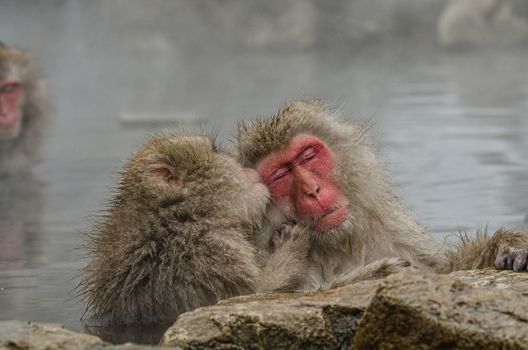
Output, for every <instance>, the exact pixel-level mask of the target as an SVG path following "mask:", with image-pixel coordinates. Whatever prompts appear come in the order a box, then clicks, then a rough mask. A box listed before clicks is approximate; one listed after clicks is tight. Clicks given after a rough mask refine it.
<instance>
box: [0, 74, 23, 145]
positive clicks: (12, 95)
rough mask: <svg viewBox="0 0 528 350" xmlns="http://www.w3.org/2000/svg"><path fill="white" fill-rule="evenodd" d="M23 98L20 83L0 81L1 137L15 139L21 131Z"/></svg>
mask: <svg viewBox="0 0 528 350" xmlns="http://www.w3.org/2000/svg"><path fill="white" fill-rule="evenodd" d="M23 100H24V93H23V89H22V86H21V85H20V83H18V82H16V81H3V82H0V139H13V138H16V137H17V136H18V134H19V133H20V127H21V126H22V104H23Z"/></svg>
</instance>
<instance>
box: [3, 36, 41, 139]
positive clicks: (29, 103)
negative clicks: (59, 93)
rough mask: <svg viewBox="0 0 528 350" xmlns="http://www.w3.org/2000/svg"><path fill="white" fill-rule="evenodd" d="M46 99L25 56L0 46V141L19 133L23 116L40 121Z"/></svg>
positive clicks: (32, 67)
mask: <svg viewBox="0 0 528 350" xmlns="http://www.w3.org/2000/svg"><path fill="white" fill-rule="evenodd" d="M45 108H46V99H45V97H44V91H43V87H42V81H41V78H40V75H39V73H38V72H37V70H36V69H35V67H34V66H33V64H32V63H31V60H30V58H29V56H28V55H27V54H26V53H24V52H22V51H20V50H17V49H14V48H9V47H8V46H6V45H5V44H1V45H0V140H11V139H16V138H18V137H19V136H20V135H21V134H22V130H23V128H24V124H25V123H26V120H25V119H26V117H27V116H29V117H31V118H33V117H35V118H40V117H41V116H40V114H42V113H43V110H44V109H45Z"/></svg>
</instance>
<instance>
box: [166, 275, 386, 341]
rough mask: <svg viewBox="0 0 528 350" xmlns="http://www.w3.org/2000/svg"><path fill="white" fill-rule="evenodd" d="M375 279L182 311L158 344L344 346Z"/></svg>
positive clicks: (242, 299) (251, 297)
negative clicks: (186, 311)
mask: <svg viewBox="0 0 528 350" xmlns="http://www.w3.org/2000/svg"><path fill="white" fill-rule="evenodd" d="M378 284H379V282H376V281H365V282H361V283H358V284H355V285H351V286H346V287H343V288H339V289H335V290H331V291H326V292H320V293H291V294H260V295H250V296H243V297H237V298H232V299H228V300H223V301H221V302H219V303H218V304H217V305H214V306H209V307H204V308H200V309H197V310H194V311H192V312H188V313H185V314H182V315H181V316H180V317H179V318H178V320H177V321H176V323H175V324H174V326H172V327H171V328H169V330H168V331H167V332H166V333H165V335H164V338H163V339H162V345H167V346H175V345H178V346H182V347H191V348H213V349H245V348H251V349H335V348H346V347H348V346H349V345H350V343H351V340H352V338H353V337H354V335H355V333H356V330H357V327H358V324H359V322H360V320H361V318H362V316H363V312H364V310H365V309H366V307H367V306H368V304H369V302H370V299H371V298H372V296H373V295H374V292H375V290H376V288H377V285H378Z"/></svg>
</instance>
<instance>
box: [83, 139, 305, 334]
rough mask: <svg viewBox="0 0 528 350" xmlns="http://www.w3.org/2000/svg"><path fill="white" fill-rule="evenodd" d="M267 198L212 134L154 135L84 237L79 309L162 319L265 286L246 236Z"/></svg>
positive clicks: (145, 320) (105, 316)
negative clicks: (85, 260) (84, 304)
mask: <svg viewBox="0 0 528 350" xmlns="http://www.w3.org/2000/svg"><path fill="white" fill-rule="evenodd" d="M268 203H269V192H268V190H267V189H266V187H265V186H264V185H263V184H262V182H261V181H260V179H259V178H258V174H256V172H255V171H254V170H252V169H242V167H241V166H240V165H239V164H238V163H237V161H236V160H235V159H234V158H232V157H231V156H228V155H227V154H224V153H221V152H219V151H218V150H217V149H216V147H215V145H214V143H213V141H212V140H211V138H209V137H206V136H189V135H169V136H165V137H158V138H154V139H152V140H151V141H150V142H148V143H147V144H146V145H145V146H144V147H143V148H142V149H141V150H139V151H138V152H137V153H136V154H135V155H134V156H133V158H132V160H131V162H130V163H129V164H128V165H127V166H126V167H125V169H124V171H123V174H122V179H121V182H120V186H119V188H118V190H117V195H116V196H115V198H114V199H113V200H112V202H111V204H110V209H109V210H108V212H107V214H106V216H105V217H104V219H103V221H102V222H101V223H100V224H99V225H97V226H96V227H95V228H94V230H93V231H92V232H91V234H90V235H89V237H88V238H89V239H88V247H87V248H88V252H89V257H90V261H89V263H88V265H87V266H86V267H85V268H84V270H83V271H82V273H83V280H82V281H81V283H80V285H79V287H78V288H79V293H80V294H81V295H83V296H84V297H85V298H86V301H87V307H86V313H85V317H84V319H85V320H89V321H90V323H95V324H99V325H102V326H104V325H116V324H123V325H127V324H128V325H138V324H155V323H158V324H167V323H171V322H174V321H175V319H176V317H177V316H178V315H179V314H180V313H182V312H185V311H188V310H191V309H194V308H197V307H199V306H205V305H210V304H214V303H216V302H217V301H218V300H219V299H224V298H228V297H232V296H236V295H240V294H248V293H253V292H255V291H256V290H260V289H262V288H261V286H260V281H262V280H266V281H267V280H269V279H262V278H261V269H260V266H259V262H260V261H259V259H258V256H257V252H256V251H255V248H254V246H253V245H252V243H251V240H252V239H253V235H254V234H257V233H258V232H259V230H260V228H261V227H260V226H261V223H262V220H263V218H264V215H265V213H266V206H267V204H268ZM298 230H300V229H295V228H293V229H289V232H292V233H295V232H297V231H298ZM302 249H306V247H304V248H302ZM288 274H290V272H289V271H286V270H285V275H288ZM294 277H295V278H296V276H294ZM279 279H280V280H281V281H283V283H285V284H292V282H289V280H288V276H282V277H280V278H279ZM275 283H276V282H275ZM278 289H280V286H279V287H278Z"/></svg>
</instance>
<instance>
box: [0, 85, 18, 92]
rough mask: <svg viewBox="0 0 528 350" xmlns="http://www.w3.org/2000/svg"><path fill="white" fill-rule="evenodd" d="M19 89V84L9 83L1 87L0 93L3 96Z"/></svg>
mask: <svg viewBox="0 0 528 350" xmlns="http://www.w3.org/2000/svg"><path fill="white" fill-rule="evenodd" d="M17 88H18V84H17V83H8V84H5V85H3V86H0V93H1V94H10V93H12V92H13V91H15V90H16V89H17Z"/></svg>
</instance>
